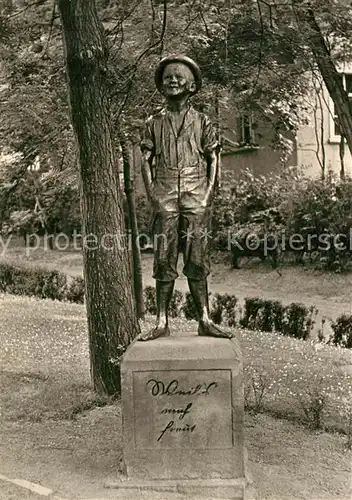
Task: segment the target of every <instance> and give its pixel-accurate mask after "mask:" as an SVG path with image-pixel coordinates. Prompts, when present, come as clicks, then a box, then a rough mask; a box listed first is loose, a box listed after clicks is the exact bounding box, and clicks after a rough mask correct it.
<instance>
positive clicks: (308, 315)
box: [281, 302, 318, 340]
mask: <svg viewBox="0 0 352 500" xmlns="http://www.w3.org/2000/svg"><path fill="white" fill-rule="evenodd" d="M317 314H318V310H317V309H316V308H315V307H314V306H311V307H309V308H308V307H306V306H305V305H303V304H299V303H295V302H294V303H292V304H290V305H289V306H287V307H285V311H284V319H283V324H282V330H281V331H282V333H283V334H284V335H289V336H290V337H295V338H296V339H303V340H306V339H307V338H308V337H309V335H310V333H311V331H312V329H313V326H314V324H315V321H314V318H313V317H315V316H316V315H317Z"/></svg>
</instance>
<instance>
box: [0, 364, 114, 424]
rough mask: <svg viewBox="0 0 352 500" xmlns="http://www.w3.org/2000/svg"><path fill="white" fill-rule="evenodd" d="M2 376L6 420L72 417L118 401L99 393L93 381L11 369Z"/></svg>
mask: <svg viewBox="0 0 352 500" xmlns="http://www.w3.org/2000/svg"><path fill="white" fill-rule="evenodd" d="M0 378H1V381H0V392H1V395H0V404H1V408H2V414H1V416H2V418H3V419H4V420H11V421H19V420H22V421H23V420H24V421H29V422H42V421H44V420H72V419H75V418H76V417H77V416H78V415H80V414H82V413H84V412H86V411H89V410H92V409H94V408H101V407H103V406H106V405H108V404H111V403H112V402H113V401H114V400H113V399H112V398H109V397H103V396H99V395H98V394H96V393H95V392H94V391H93V390H92V388H91V386H90V385H89V384H83V383H82V384H80V383H77V382H72V381H70V380H69V379H68V378H66V379H65V378H60V379H58V378H51V377H48V376H45V375H43V374H41V373H14V372H9V371H3V372H1V375H0Z"/></svg>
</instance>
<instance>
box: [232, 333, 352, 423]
mask: <svg viewBox="0 0 352 500" xmlns="http://www.w3.org/2000/svg"><path fill="white" fill-rule="evenodd" d="M240 338H241V344H242V350H243V354H244V366H245V381H246V383H248V382H249V381H251V380H252V378H253V377H255V376H256V374H258V373H260V374H262V375H264V376H265V380H266V381H267V385H266V388H265V400H264V403H263V404H264V407H265V409H266V410H269V411H272V412H273V413H276V414H278V415H286V416H291V417H294V418H301V419H303V417H304V416H306V415H305V411H304V409H303V408H302V405H304V408H308V407H309V406H310V407H311V408H312V409H313V405H314V404H315V405H316V404H317V402H318V400H322V401H323V407H322V410H321V411H322V418H323V422H324V427H327V428H330V429H335V430H343V431H347V426H348V419H347V417H346V415H347V413H348V408H349V407H350V406H351V403H352V400H351V396H352V377H351V353H350V351H349V350H347V349H340V348H337V347H333V346H327V345H323V344H318V343H313V342H307V341H301V340H297V339H293V338H289V337H284V336H282V335H279V334H274V333H262V332H249V331H241V333H240Z"/></svg>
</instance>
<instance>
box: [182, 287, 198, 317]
mask: <svg viewBox="0 0 352 500" xmlns="http://www.w3.org/2000/svg"><path fill="white" fill-rule="evenodd" d="M182 312H183V314H184V315H185V318H186V319H188V320H190V319H197V312H196V308H195V306H194V302H193V298H192V295H191V294H190V293H189V292H187V293H186V295H185V302H184V304H183V305H182Z"/></svg>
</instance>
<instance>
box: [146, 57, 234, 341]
mask: <svg viewBox="0 0 352 500" xmlns="http://www.w3.org/2000/svg"><path fill="white" fill-rule="evenodd" d="M155 83H156V87H157V89H158V90H159V91H160V92H161V93H162V94H163V95H164V96H165V98H166V107H165V108H164V109H163V110H161V111H160V112H159V113H157V114H155V115H154V116H151V117H150V118H149V119H148V120H147V124H146V130H145V136H144V140H143V141H142V143H141V150H142V154H143V158H144V161H143V166H142V173H143V179H144V183H145V187H146V192H147V196H148V198H149V200H150V202H151V204H152V207H153V210H154V214H155V218H154V225H153V232H154V242H155V243H154V245H155V246H154V273H153V277H154V278H155V280H156V302H157V322H156V326H155V327H154V328H153V329H152V330H151V331H149V332H148V333H145V334H141V335H140V336H139V340H143V341H145V340H153V339H156V338H159V337H166V336H169V335H170V330H169V324H168V309H169V305H170V301H171V298H172V294H173V290H174V284H175V280H176V278H177V276H178V274H177V260H178V254H179V242H180V238H184V251H183V257H184V268H183V273H184V274H185V275H186V276H187V280H188V285H189V289H190V292H191V295H192V298H193V301H194V305H195V309H196V312H197V316H198V321H199V327H198V333H199V335H203V336H212V337H221V338H231V337H233V336H234V334H233V333H232V332H231V331H224V330H222V329H220V328H219V327H218V326H216V325H215V324H214V323H213V322H212V321H211V320H210V319H209V305H208V289H207V276H208V275H209V272H210V262H209V255H208V232H207V229H208V223H209V215H210V208H211V204H212V201H213V196H214V190H215V186H216V178H217V170H218V161H217V154H216V149H217V147H218V144H217V141H216V136H215V133H214V129H213V127H212V125H211V122H210V120H209V118H208V117H207V116H206V115H205V114H203V113H199V112H198V111H196V110H195V109H194V108H193V107H192V106H191V105H190V104H189V98H190V97H191V96H192V95H193V94H195V93H196V92H197V91H198V90H199V89H200V87H201V83H202V82H201V73H200V69H199V67H198V66H197V64H196V63H195V62H194V61H193V60H192V59H190V58H188V57H186V56H169V57H165V58H164V59H162V60H161V61H160V63H159V64H158V66H157V69H156V72H155Z"/></svg>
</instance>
